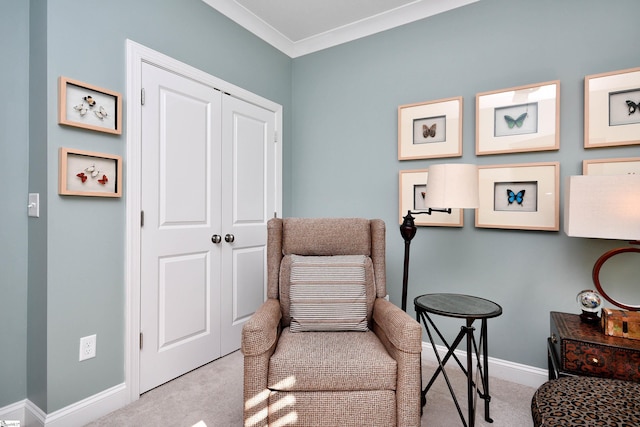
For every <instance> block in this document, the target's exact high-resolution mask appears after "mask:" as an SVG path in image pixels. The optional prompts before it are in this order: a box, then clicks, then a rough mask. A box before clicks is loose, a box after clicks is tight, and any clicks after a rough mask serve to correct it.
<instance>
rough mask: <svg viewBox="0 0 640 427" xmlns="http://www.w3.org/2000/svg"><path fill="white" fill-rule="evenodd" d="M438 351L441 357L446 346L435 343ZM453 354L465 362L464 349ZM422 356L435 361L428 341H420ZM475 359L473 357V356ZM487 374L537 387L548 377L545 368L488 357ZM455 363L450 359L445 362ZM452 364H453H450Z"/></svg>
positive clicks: (465, 354)
mask: <svg viewBox="0 0 640 427" xmlns="http://www.w3.org/2000/svg"><path fill="white" fill-rule="evenodd" d="M436 348H437V349H438V353H439V354H440V355H441V357H444V355H445V354H446V353H447V348H446V347H445V346H443V345H436ZM454 353H455V355H456V356H458V358H459V359H460V360H461V361H462V363H465V362H464V361H465V360H466V357H467V352H466V351H464V350H456V351H455V352H454ZM422 358H423V359H425V360H429V361H432V362H436V363H437V361H438V360H437V359H436V355H435V354H434V352H433V347H432V346H431V343H429V342H425V341H423V342H422ZM474 359H475V358H474ZM487 361H488V362H489V376H491V377H493V378H500V379H501V380H505V381H510V382H512V383H516V384H520V385H525V386H528V387H534V388H538V387H540V386H541V385H542V384H543V383H545V382H546V381H547V380H548V379H549V373H548V371H547V370H546V369H541V368H536V367H533V366H528V365H522V364H520V363H515V362H509V361H507V360H502V359H496V358H493V357H489V358H488V360H487ZM449 363H455V362H452V361H451V360H450V361H449V362H447V364H449ZM452 366H453V365H452Z"/></svg>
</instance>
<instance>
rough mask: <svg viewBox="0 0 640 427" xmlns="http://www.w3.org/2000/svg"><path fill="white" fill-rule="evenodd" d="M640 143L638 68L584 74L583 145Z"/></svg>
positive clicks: (595, 146) (639, 80) (603, 145)
mask: <svg viewBox="0 0 640 427" xmlns="http://www.w3.org/2000/svg"><path fill="white" fill-rule="evenodd" d="M632 144H640V68H630V69H628V70H621V71H612V72H609V73H602V74H593V75H590V76H586V77H585V78H584V148H597V147H612V146H616V145H632Z"/></svg>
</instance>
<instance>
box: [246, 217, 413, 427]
mask: <svg viewBox="0 0 640 427" xmlns="http://www.w3.org/2000/svg"><path fill="white" fill-rule="evenodd" d="M268 233H269V234H268V245H267V247H268V253H267V265H268V280H267V282H268V284H267V288H268V289H267V301H266V302H265V303H264V304H263V305H262V306H261V307H260V308H259V309H258V311H257V312H256V313H255V314H254V315H253V316H252V318H251V319H250V320H249V321H248V322H247V323H246V324H245V325H244V328H243V334H242V351H243V354H244V405H245V406H244V421H245V426H268V425H282V426H341V427H343V426H358V427H360V426H368V427H370V426H384V427H390V426H414V427H417V426H419V425H420V385H421V381H420V352H421V345H422V329H421V327H420V325H419V324H418V323H417V322H416V321H415V320H414V319H412V318H411V317H410V316H408V315H407V314H406V313H405V312H403V311H402V310H400V309H399V308H398V307H397V306H395V305H394V304H392V303H390V302H389V301H387V300H386V299H385V296H386V282H385V226H384V222H382V221H381V220H367V219H360V218H357V219H354V218H331V219H329V218H325V219H302V218H287V219H272V220H271V221H269V224H268Z"/></svg>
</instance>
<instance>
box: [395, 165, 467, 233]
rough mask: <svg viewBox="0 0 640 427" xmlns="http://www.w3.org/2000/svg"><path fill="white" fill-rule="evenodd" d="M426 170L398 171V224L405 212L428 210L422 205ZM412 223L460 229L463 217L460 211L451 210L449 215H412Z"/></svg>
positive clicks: (424, 194)
mask: <svg viewBox="0 0 640 427" xmlns="http://www.w3.org/2000/svg"><path fill="white" fill-rule="evenodd" d="M428 174H429V170H428V169H416V170H403V171H400V180H399V181H400V192H399V194H400V203H399V206H400V217H399V221H400V222H399V224H402V221H403V218H404V216H405V215H407V212H409V211H411V212H412V215H413V213H414V212H423V211H426V210H427V209H428V207H427V206H425V204H424V199H425V196H426V194H427V176H428ZM413 216H414V218H415V219H414V223H415V224H416V225H423V226H442V227H462V226H463V225H464V217H463V210H462V209H451V213H450V214H448V213H446V212H432V213H431V215H426V214H425V215H413Z"/></svg>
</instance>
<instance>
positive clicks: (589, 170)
mask: <svg viewBox="0 0 640 427" xmlns="http://www.w3.org/2000/svg"><path fill="white" fill-rule="evenodd" d="M582 174H583V175H640V157H624V158H618V159H596V160H583V161H582Z"/></svg>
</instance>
